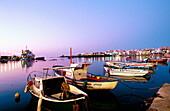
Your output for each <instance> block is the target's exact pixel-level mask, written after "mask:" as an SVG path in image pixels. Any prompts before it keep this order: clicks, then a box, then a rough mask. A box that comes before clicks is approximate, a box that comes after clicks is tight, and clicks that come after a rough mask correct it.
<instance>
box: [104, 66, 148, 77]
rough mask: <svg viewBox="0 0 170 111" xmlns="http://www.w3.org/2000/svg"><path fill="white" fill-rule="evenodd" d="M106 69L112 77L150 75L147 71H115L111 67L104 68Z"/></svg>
mask: <svg viewBox="0 0 170 111" xmlns="http://www.w3.org/2000/svg"><path fill="white" fill-rule="evenodd" d="M104 69H105V70H106V72H108V73H109V74H110V76H144V75H146V74H148V71H146V70H135V69H114V68H109V67H104Z"/></svg>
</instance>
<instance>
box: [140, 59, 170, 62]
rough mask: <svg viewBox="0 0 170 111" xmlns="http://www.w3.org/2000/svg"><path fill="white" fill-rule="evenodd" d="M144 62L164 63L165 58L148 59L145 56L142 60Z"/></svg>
mask: <svg viewBox="0 0 170 111" xmlns="http://www.w3.org/2000/svg"><path fill="white" fill-rule="evenodd" d="M143 61H144V62H153V63H155V62H157V63H166V62H167V58H162V59H150V58H146V59H144V60H143Z"/></svg>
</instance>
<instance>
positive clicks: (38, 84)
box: [24, 68, 87, 111]
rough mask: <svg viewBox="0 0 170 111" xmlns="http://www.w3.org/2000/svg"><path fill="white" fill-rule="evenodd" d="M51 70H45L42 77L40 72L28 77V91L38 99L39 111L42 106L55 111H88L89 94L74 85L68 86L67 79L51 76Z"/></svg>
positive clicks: (32, 73)
mask: <svg viewBox="0 0 170 111" xmlns="http://www.w3.org/2000/svg"><path fill="white" fill-rule="evenodd" d="M49 69H50V68H44V69H43V73H41V76H38V75H39V73H38V72H31V73H30V74H29V75H28V77H27V85H26V88H25V91H24V92H25V93H26V92H27V90H29V92H30V93H31V95H32V96H34V97H36V98H38V99H39V100H38V106H37V110H38V111H40V110H41V105H44V104H45V103H48V105H45V106H46V107H47V108H49V109H51V108H54V109H55V110H57V109H58V110H59V109H62V110H68V111H75V109H77V108H78V109H79V110H83V111H85V110H87V109H86V108H87V107H86V106H87V104H86V103H87V99H86V97H87V94H86V93H85V92H83V91H81V90H80V89H78V88H76V87H75V86H73V85H70V84H67V82H66V80H65V77H56V76H54V75H53V76H52V75H50V74H49ZM45 71H46V72H47V73H44V72H45Z"/></svg>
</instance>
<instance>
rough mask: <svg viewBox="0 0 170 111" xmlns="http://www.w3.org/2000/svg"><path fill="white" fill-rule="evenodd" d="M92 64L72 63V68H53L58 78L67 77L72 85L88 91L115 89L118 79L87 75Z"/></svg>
mask: <svg viewBox="0 0 170 111" xmlns="http://www.w3.org/2000/svg"><path fill="white" fill-rule="evenodd" d="M91 64H92V63H78V64H75V63H71V65H70V67H58V66H53V69H54V72H55V74H56V76H65V78H66V80H67V82H68V83H70V84H74V85H76V86H79V87H82V88H85V89H88V90H110V89H114V88H115V87H116V85H117V83H118V79H114V78H109V77H102V76H96V75H93V74H88V73H87V68H88V66H89V65H91Z"/></svg>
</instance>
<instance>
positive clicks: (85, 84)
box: [82, 81, 87, 89]
mask: <svg viewBox="0 0 170 111" xmlns="http://www.w3.org/2000/svg"><path fill="white" fill-rule="evenodd" d="M82 88H83V89H86V88H87V81H84V82H83V86H82Z"/></svg>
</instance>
